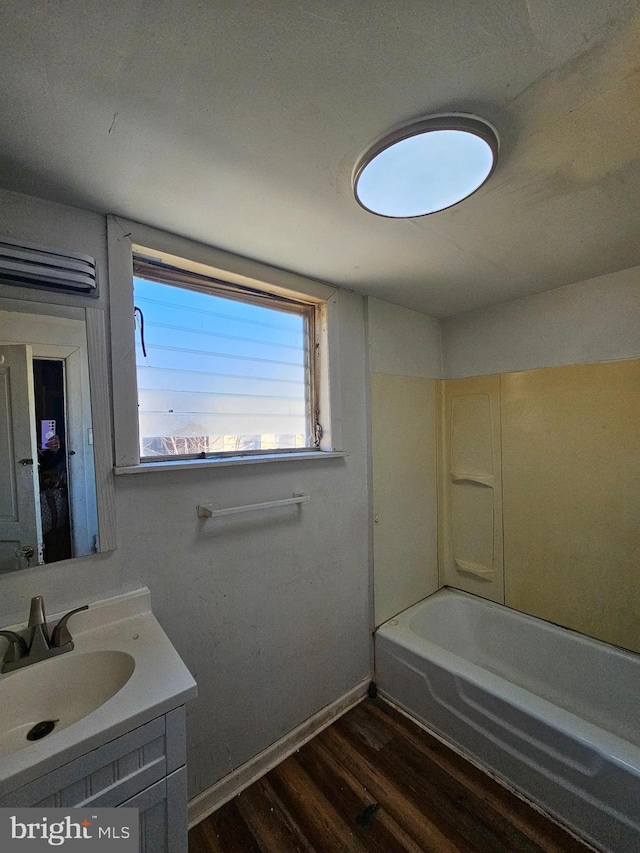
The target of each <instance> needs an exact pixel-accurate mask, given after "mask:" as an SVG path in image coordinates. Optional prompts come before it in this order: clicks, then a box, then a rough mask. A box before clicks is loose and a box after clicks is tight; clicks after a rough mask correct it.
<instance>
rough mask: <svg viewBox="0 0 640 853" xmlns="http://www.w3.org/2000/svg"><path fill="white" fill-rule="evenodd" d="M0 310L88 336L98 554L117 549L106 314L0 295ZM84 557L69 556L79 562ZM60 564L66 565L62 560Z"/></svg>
mask: <svg viewBox="0 0 640 853" xmlns="http://www.w3.org/2000/svg"><path fill="white" fill-rule="evenodd" d="M0 311H15V312H17V313H20V314H40V315H44V316H49V317H62V318H65V319H69V320H81V321H82V322H84V324H85V329H86V333H87V357H88V361H89V365H88V367H89V387H90V391H91V422H92V428H93V456H94V468H95V481H96V483H95V485H96V505H97V511H98V544H99V548H98V550H97V551H96V553H97V554H102V553H105V552H107V551H114V550H115V549H116V514H115V489H114V482H113V468H112V464H113V463H112V450H111V399H110V395H109V376H108V372H107V364H108V348H107V338H106V327H105V312H104V310H103V309H102V308H97V307H94V306H83V307H80V306H75V305H59V304H54V303H51V302H36V301H35V300H32V299H14V298H13V297H9V296H4V295H3V296H0ZM87 556H88V557H90V556H92V555H91V554H86V555H84V556H78V557H71V558H70V559H72V560H76V559H78V560H82V559H85V557H87ZM62 562H68V560H64V561H62Z"/></svg>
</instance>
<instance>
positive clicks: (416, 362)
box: [367, 296, 442, 379]
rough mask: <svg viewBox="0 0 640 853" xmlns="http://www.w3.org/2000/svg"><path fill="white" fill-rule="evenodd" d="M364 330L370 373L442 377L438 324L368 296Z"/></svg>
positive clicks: (438, 321)
mask: <svg viewBox="0 0 640 853" xmlns="http://www.w3.org/2000/svg"><path fill="white" fill-rule="evenodd" d="M367 329H368V343H369V371H370V372H371V373H386V374H388V375H393V376H417V377H420V378H422V379H440V378H441V377H442V346H441V337H440V320H436V319H435V318H434V317H428V316H427V315H426V314H420V313H418V312H417V311H411V310H410V309H408V308H402V307H401V306H400V305H393V304H392V303H391V302H385V301H384V300H383V299H375V298H374V297H372V296H369V297H368V298H367Z"/></svg>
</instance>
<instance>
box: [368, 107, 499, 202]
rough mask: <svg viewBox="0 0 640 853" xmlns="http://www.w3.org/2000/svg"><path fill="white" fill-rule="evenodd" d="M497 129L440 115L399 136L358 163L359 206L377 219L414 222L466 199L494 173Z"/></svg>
mask: <svg viewBox="0 0 640 853" xmlns="http://www.w3.org/2000/svg"><path fill="white" fill-rule="evenodd" d="M499 148H500V141H499V138H498V133H497V131H496V130H495V128H494V127H493V126H492V125H491V124H489V122H487V121H485V120H484V119H481V118H478V117H477V116H473V115H468V114H466V113H452V114H450V115H437V116H431V117H430V118H425V119H422V120H421V121H418V122H414V123H413V124H410V125H407V126H405V127H402V128H400V129H399V130H395V131H393V132H392V133H390V134H389V135H388V136H385V137H384V138H383V139H381V140H380V141H379V142H376V143H375V145H373V146H372V147H371V148H370V149H369V150H368V151H367V152H366V153H365V154H364V155H363V156H362V157H361V158H360V160H359V161H358V163H357V165H356V168H355V171H354V176H353V191H354V193H355V197H356V200H357V202H358V203H359V204H360V205H361V206H362V207H364V208H365V210H368V211H369V212H370V213H375V214H377V215H378V216H386V217H390V218H393V219H410V218H413V217H415V216H427V215H428V214H430V213H437V212H438V211H439V210H445V209H446V208H447V207H451V206H452V205H454V204H458V202H460V201H462V200H463V199H465V198H468V197H469V196H470V195H471V194H472V193H474V192H476V190H478V189H480V187H481V186H482V185H483V184H484V183H485V182H486V181H487V180H488V178H489V177H490V175H491V173H492V172H493V170H494V169H495V166H496V161H497V158H498V150H499Z"/></svg>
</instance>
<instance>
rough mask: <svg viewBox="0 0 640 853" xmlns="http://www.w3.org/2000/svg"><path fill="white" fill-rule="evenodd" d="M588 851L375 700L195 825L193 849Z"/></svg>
mask: <svg viewBox="0 0 640 853" xmlns="http://www.w3.org/2000/svg"><path fill="white" fill-rule="evenodd" d="M588 850H590V848H589V847H587V846H586V845H583V844H581V843H580V842H578V841H576V840H575V839H574V838H573V837H572V836H571V835H569V834H568V833H567V832H565V831H564V830H562V829H560V828H559V827H557V826H556V825H555V824H553V823H551V821H549V820H547V819H546V818H545V817H543V816H542V815H540V814H539V813H538V812H537V811H535V810H534V809H532V808H531V807H530V806H528V805H526V804H525V803H523V802H522V801H521V800H519V799H518V798H517V797H515V796H513V795H512V794H511V793H509V792H508V791H507V790H506V789H504V788H503V787H502V786H501V785H499V784H498V783H497V782H495V781H494V780H493V779H491V778H490V777H489V776H486V775H485V774H484V773H482V772H480V771H479V770H477V769H476V768H475V767H474V766H473V765H472V764H469V762H467V761H465V760H464V759H462V758H460V756H458V755H457V754H456V753H455V752H452V751H451V750H450V749H448V748H447V747H445V746H443V745H442V744H441V743H440V742H439V741H438V740H436V739H435V738H433V737H431V736H430V735H428V734H427V733H426V732H424V731H423V730H422V729H420V728H419V727H418V726H415V725H414V724H413V723H411V722H410V721H409V720H407V719H406V718H405V717H404V716H403V715H401V714H399V713H397V711H395V710H394V709H393V708H391V707H390V706H388V705H387V704H386V703H384V702H382V701H380V700H371V699H366V700H365V701H364V702H362V703H361V704H359V705H358V706H357V707H355V708H353V709H352V710H351V711H349V712H348V713H347V714H346V715H345V716H344V717H342V718H341V719H339V720H338V721H336V722H335V723H333V725H331V726H330V727H329V728H327V729H325V730H324V731H323V732H321V733H320V734H319V735H317V736H316V737H315V738H314V739H313V740H312V741H310V742H309V743H308V744H307V745H306V746H304V747H302V749H300V750H299V751H298V752H296V753H294V755H292V756H291V757H290V758H287V759H286V760H285V761H283V762H282V764H280V765H278V767H276V768H275V769H274V770H272V771H271V772H270V773H268V774H267V775H266V776H265V777H263V778H262V779H260V780H259V781H258V782H256V783H254V784H253V785H251V787H249V788H247V789H246V790H245V791H243V793H241V794H240V795H239V796H237V797H235V799H233V800H231V802H229V803H227V805H225V806H223V807H222V808H221V809H219V810H218V811H217V812H214V814H212V815H210V816H209V817H208V818H207V819H206V820H204V821H203V822H202V823H200V824H198V826H195V827H194V828H193V829H192V830H191V832H190V833H189V853H343V851H348V853H367V851H372V853H373V852H375V853H402V851H409V853H424V851H434V853H472V851H473V853H540V851H545V853H585V851H588Z"/></svg>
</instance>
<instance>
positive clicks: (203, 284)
mask: <svg viewBox="0 0 640 853" xmlns="http://www.w3.org/2000/svg"><path fill="white" fill-rule="evenodd" d="M133 277H134V278H143V279H145V280H146V281H151V282H157V283H158V284H164V285H167V286H169V287H176V288H182V289H184V290H191V291H194V292H196V293H203V294H205V295H208V296H219V297H221V298H223V299H229V300H233V301H237V302H241V303H244V304H249V305H257V306H259V307H261V308H272V309H274V310H279V311H286V312H287V313H290V314H295V315H296V316H301V317H302V318H303V320H304V325H305V331H304V335H305V339H306V346H305V364H304V370H305V374H306V376H307V379H306V382H305V390H306V391H307V392H308V393H307V394H306V395H305V420H306V423H307V429H308V435H309V437H310V438H311V439H312V440H313V446H311V445H304V446H302V447H292V448H287V447H280V448H273V449H263V448H261V449H257V450H240V451H235V450H219V451H216V452H211V453H206V452H205V451H202V452H201V453H182V454H177V453H176V454H166V455H160V454H159V455H157V456H142V454H141V455H140V464H141V465H147V464H150V463H153V462H167V461H170V460H180V459H219V458H223V459H224V458H228V457H235V456H238V457H240V456H259V455H264V454H267V453H295V452H298V453H299V452H302V451H306V452H310V451H314V450H316V449H317V448H318V446H319V442H320V438H319V436H320V435H321V431H322V427H321V424H320V420H319V418H320V401H319V399H318V380H317V372H318V367H319V364H318V357H317V353H318V352H319V349H320V342H319V340H318V337H317V333H316V329H317V326H318V323H317V318H316V314H317V309H318V306H317V303H314V302H313V301H311V300H309V299H305V298H304V297H301V298H299V299H292V298H290V297H285V296H281V295H276V294H273V293H269V292H268V291H261V290H258V289H257V288H253V287H243V286H241V285H238V284H230V283H229V282H227V281H224V280H223V279H220V278H213V277H209V276H205V275H202V274H200V273H194V272H190V271H189V270H186V269H184V268H179V267H175V266H169V265H167V264H164V263H159V262H158V261H155V260H149V259H148V258H147V257H145V256H144V255H142V254H140V253H138V252H137V251H135V250H134V251H133ZM139 428H140V419H139V418H138V430H139ZM138 440H140V439H138Z"/></svg>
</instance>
